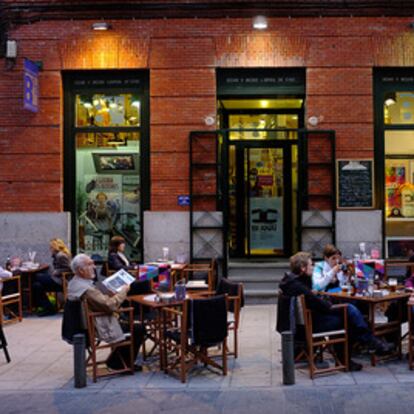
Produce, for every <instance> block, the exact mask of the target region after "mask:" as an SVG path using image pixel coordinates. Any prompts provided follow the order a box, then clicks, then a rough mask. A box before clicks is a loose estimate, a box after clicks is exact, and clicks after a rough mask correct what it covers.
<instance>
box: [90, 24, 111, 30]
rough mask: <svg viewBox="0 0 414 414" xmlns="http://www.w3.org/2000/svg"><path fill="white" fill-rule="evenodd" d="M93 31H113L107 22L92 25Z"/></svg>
mask: <svg viewBox="0 0 414 414" xmlns="http://www.w3.org/2000/svg"><path fill="white" fill-rule="evenodd" d="M92 29H93V30H101V31H102V30H109V29H111V25H110V24H109V23H106V22H96V23H93V24H92Z"/></svg>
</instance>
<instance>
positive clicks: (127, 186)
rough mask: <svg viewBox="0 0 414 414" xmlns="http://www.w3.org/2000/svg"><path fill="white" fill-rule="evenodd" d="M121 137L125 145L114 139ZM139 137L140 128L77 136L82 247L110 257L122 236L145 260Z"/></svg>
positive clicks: (135, 256) (132, 252) (133, 253)
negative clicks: (115, 240)
mask: <svg viewBox="0 0 414 414" xmlns="http://www.w3.org/2000/svg"><path fill="white" fill-rule="evenodd" d="M116 136H117V137H118V139H119V140H120V142H119V143H118V144H119V145H115V144H114V143H111V142H112V141H111V140H114V139H115V138H116ZM139 138H140V136H139V133H138V132H133V133H124V132H123V133H119V134H116V133H113V134H109V133H79V134H77V135H76V142H77V150H76V171H77V181H76V184H77V185H76V192H77V194H76V200H77V208H76V214H77V226H78V251H80V252H85V253H87V254H90V255H92V254H94V255H95V257H96V256H98V257H97V258H99V257H101V258H102V259H104V258H106V256H107V252H108V243H109V240H110V238H111V237H113V236H116V235H119V236H122V237H124V239H125V240H126V242H127V243H126V244H127V246H126V249H127V251H126V254H127V256H128V257H131V258H133V259H135V260H140V250H139V243H140V240H141V234H140V174H139V161H138V160H139V152H140V139H139ZM121 140H122V142H121Z"/></svg>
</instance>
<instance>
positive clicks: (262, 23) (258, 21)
mask: <svg viewBox="0 0 414 414" xmlns="http://www.w3.org/2000/svg"><path fill="white" fill-rule="evenodd" d="M253 29H256V30H265V29H267V19H266V16H255V17H253Z"/></svg>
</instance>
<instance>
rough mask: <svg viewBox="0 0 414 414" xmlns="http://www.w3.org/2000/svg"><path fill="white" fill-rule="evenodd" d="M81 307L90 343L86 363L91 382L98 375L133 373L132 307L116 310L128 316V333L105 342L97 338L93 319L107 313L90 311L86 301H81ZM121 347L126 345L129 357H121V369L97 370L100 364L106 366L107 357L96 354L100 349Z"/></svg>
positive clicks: (104, 315) (112, 349)
mask: <svg viewBox="0 0 414 414" xmlns="http://www.w3.org/2000/svg"><path fill="white" fill-rule="evenodd" d="M83 309H84V312H85V317H86V322H87V332H88V340H89V345H90V357H89V358H88V364H87V366H89V367H92V379H93V382H96V381H97V378H98V377H106V376H111V375H117V374H122V373H125V372H127V373H131V374H133V373H134V336H133V332H134V315H133V308H132V307H129V308H120V309H119V310H118V311H119V312H122V313H123V314H124V315H127V316H128V328H129V332H130V333H129V334H126V335H125V339H124V340H122V341H120V342H116V343H106V342H103V341H101V339H100V338H99V335H98V332H97V329H96V323H95V319H96V318H99V317H107V316H108V314H106V313H104V312H92V311H91V310H90V309H89V306H88V304H87V302H86V301H84V302H83ZM121 347H128V351H129V358H128V360H125V359H124V358H122V357H121V356H120V358H121V360H122V364H123V367H122V368H121V369H116V370H111V371H109V370H108V369H105V370H104V371H103V372H100V371H99V372H98V368H99V367H100V366H104V368H106V366H105V365H106V362H107V359H108V357H107V358H105V359H100V356H99V355H98V354H99V353H100V351H102V350H108V349H110V350H111V352H116V351H117V349H118V348H121Z"/></svg>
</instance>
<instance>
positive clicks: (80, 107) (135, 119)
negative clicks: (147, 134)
mask: <svg viewBox="0 0 414 414" xmlns="http://www.w3.org/2000/svg"><path fill="white" fill-rule="evenodd" d="M75 105H76V127H80V128H82V127H115V126H123V127H127V126H133V127H138V126H140V115H139V114H140V101H139V99H138V98H137V97H136V96H135V95H132V94H120V95H107V94H90V95H88V94H85V95H76V104H75Z"/></svg>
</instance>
